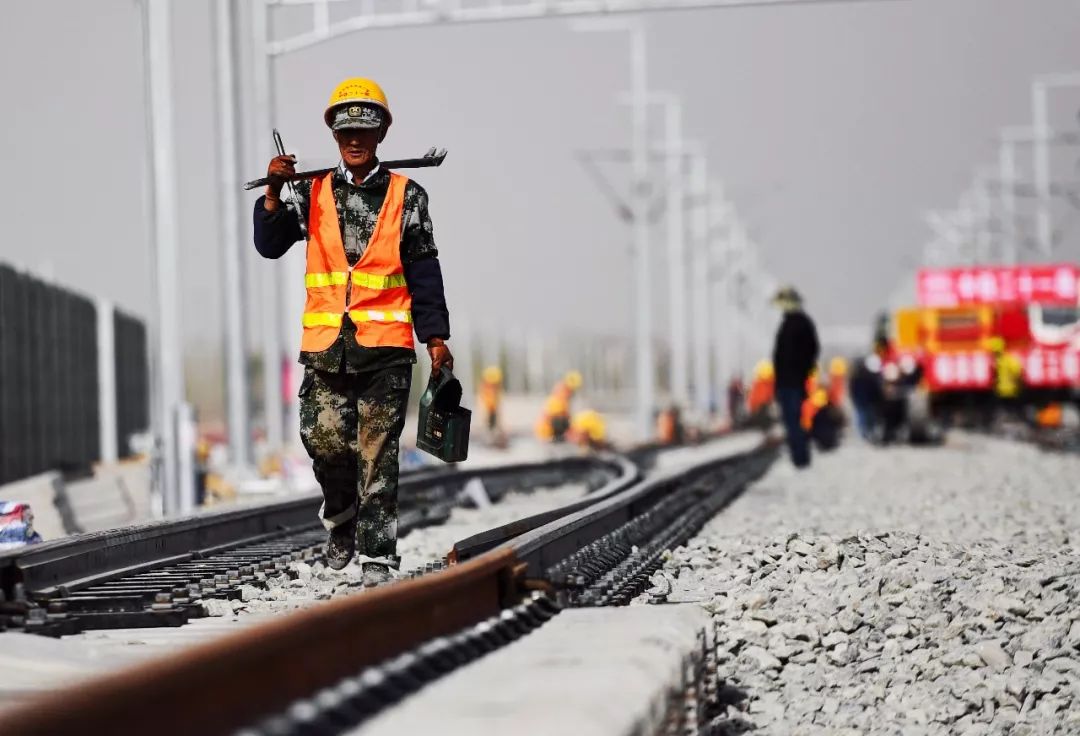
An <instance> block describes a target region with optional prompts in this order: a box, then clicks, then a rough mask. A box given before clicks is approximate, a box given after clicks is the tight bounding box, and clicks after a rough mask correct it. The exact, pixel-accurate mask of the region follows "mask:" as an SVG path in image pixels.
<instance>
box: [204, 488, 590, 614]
mask: <svg viewBox="0 0 1080 736" xmlns="http://www.w3.org/2000/svg"><path fill="white" fill-rule="evenodd" d="M586 490H587V489H586V487H585V486H584V485H583V484H575V483H571V484H567V485H565V486H559V487H558V488H548V489H543V488H541V489H536V490H533V491H529V492H511V493H508V494H506V495H505V496H504V497H503V498H502V500H500V501H499V503H497V504H495V505H492V506H488V507H486V508H462V507H459V508H455V509H454V510H453V511H452V512H451V514H450V519H449V520H448V521H447V522H446V523H444V524H440V525H438V526H430V527H426V528H423V529H417V530H416V531H413V532H411V533H409V534H406V535H405V536H404V537H402V538H401V539H399V540H398V554H400V555H401V570H402V571H403V572H409V571H410V570H412V569H414V568H418V567H423V566H424V565H425V564H426V563H428V562H435V561H437V560H441V559H442V558H443V557H444V556H445V555H446V553H447V552H449V551H450V548H451V547H452V546H453V545H454V542H456V541H457V540H459V539H463V538H465V537H468V536H471V535H473V534H476V533H478V532H482V531H484V530H485V529H490V528H492V527H495V526H499V525H500V524H506V523H509V522H511V521H514V520H516V519H520V518H522V517H524V516H529V515H531V514H536V513H539V512H541V511H547V510H548V509H552V508H555V507H557V506H561V505H563V504H565V503H569V502H570V501H574V500H577V499H579V498H581V497H582V496H583V495H584V494H585V493H586ZM289 568H290V571H289V575H281V576H278V577H274V578H269V579H268V580H267V581H266V587H265V588H262V587H256V586H253V585H245V586H243V587H242V588H241V590H240V593H241V599H240V600H217V599H214V600H207V601H203V607H204V608H205V609H206V612H207V614H208V615H210V616H232V615H237V614H244V613H278V612H285V611H291V610H296V609H299V608H305V607H307V606H310V605H313V604H314V603H317V602H318V601H324V600H329V599H331V598H334V597H337V596H341V595H348V594H350V593H355V592H358V591H360V590H362V589H363V584H362V582H361V572H360V565H359V564H358V563H357V562H356V561H353V562H352V563H351V564H349V566H348V567H346V568H345V569H344V570H340V571H338V570H331V569H330V568H328V567H327V566H326V565H324V564H322V563H321V562H315V563H314V564H308V563H306V562H292V563H289Z"/></svg>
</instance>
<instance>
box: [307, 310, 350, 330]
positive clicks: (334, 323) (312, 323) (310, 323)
mask: <svg viewBox="0 0 1080 736" xmlns="http://www.w3.org/2000/svg"><path fill="white" fill-rule="evenodd" d="M343 321H344V318H343V317H342V316H341V315H340V314H335V313H334V312H304V327H337V328H338V329H341V323H342V322H343Z"/></svg>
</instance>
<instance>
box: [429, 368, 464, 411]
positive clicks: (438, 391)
mask: <svg viewBox="0 0 1080 736" xmlns="http://www.w3.org/2000/svg"><path fill="white" fill-rule="evenodd" d="M461 396H462V389H461V381H459V380H458V379H457V378H455V377H454V374H453V372H452V371H451V370H450V369H449V368H447V367H446V366H443V367H442V369H441V370H440V371H439V373H438V374H434V373H433V374H432V375H431V378H429V379H428V385H427V390H426V391H424V395H423V396H421V397H420V404H421V405H423V406H430V405H434V406H435V408H436V409H440V410H443V411H445V410H447V409H456V408H457V407H459V406H461Z"/></svg>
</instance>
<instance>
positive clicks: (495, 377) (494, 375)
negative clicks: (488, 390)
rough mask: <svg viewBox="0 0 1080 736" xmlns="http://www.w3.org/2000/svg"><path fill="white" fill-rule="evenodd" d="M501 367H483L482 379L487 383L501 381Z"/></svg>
mask: <svg viewBox="0 0 1080 736" xmlns="http://www.w3.org/2000/svg"><path fill="white" fill-rule="evenodd" d="M502 378H503V375H502V369H501V368H499V366H497V365H489V366H488V367H487V368H485V369H484V381H485V382H487V383H502Z"/></svg>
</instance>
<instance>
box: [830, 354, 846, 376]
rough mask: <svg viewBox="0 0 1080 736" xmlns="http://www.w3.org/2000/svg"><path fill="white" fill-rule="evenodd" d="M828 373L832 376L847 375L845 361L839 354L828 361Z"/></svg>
mask: <svg viewBox="0 0 1080 736" xmlns="http://www.w3.org/2000/svg"><path fill="white" fill-rule="evenodd" d="M829 374H830V375H833V376H846V375H847V361H846V360H844V359H843V358H841V357H840V356H839V355H838V356H836V357H835V358H833V359H832V360H830V361H829Z"/></svg>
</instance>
